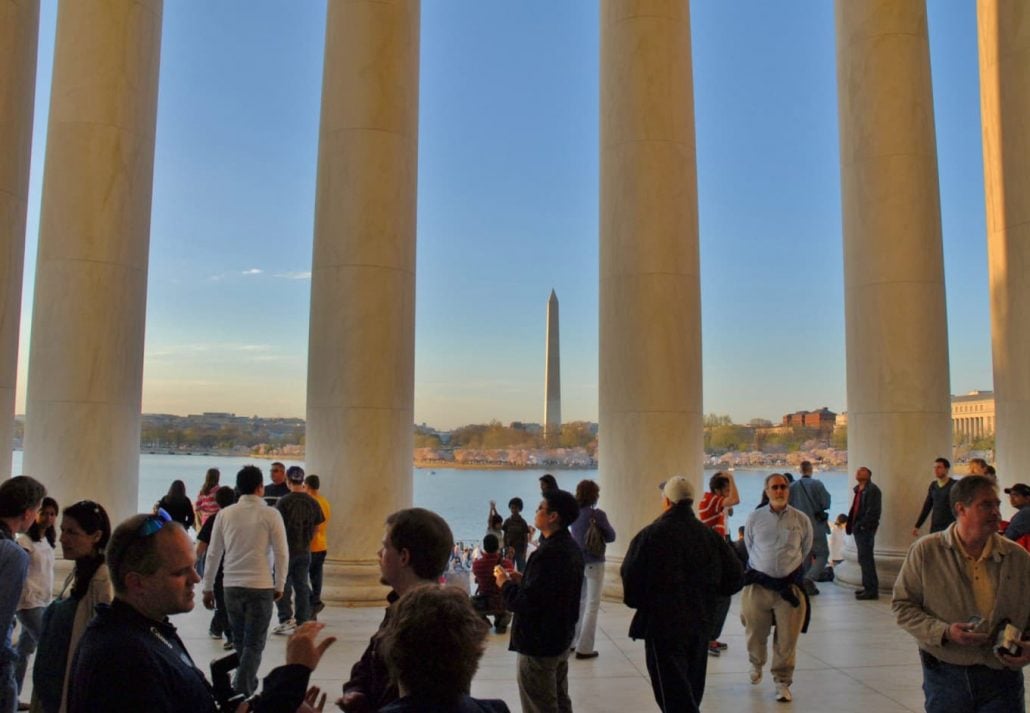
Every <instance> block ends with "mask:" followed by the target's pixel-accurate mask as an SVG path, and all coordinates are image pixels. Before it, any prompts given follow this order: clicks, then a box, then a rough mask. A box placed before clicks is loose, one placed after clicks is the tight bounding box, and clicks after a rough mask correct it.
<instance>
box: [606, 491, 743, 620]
mask: <svg viewBox="0 0 1030 713" xmlns="http://www.w3.org/2000/svg"><path fill="white" fill-rule="evenodd" d="M621 573H622V591H623V601H625V602H626V606H629V607H631V608H633V609H636V610H637V611H636V614H634V615H633V621H632V622H631V623H630V627H629V635H630V637H631V638H634V639H685V638H686V637H687V636H688V635H691V634H692V633H696V632H697V631H706V632H707V631H711V628H712V623H713V622H712V613H713V610H714V601H713V600H714V598H715V597H716V596H720V595H721V596H730V595H732V594H734V593H735V592H738V591H740V588H741V587H742V586H743V576H744V570H743V568H742V567H741V566H740V560H739V559H737V555H736V553H735V552H734V551H733V549H732V548H731V547H730V546H729V544H728V543H727V542H726V540H725V539H723V538H722V537H721V536H720V535H719V534H718V533H717V532H715V531H714V530H713V529H712V528H710V527H707V526H706V525H704V524H703V523H702V522H701V521H700V520H698V519H697V517H695V516H694V511H693V510H692V509H691V503H690V501H686V500H683V501H680V502H679V503H676V504H675V505H673V506H672V507H671V508H669V509H668V510H666V511H665V512H664V513H662V514H661V516H659V518H658V519H657V520H655V521H654V522H653V523H651V524H650V525H648V526H647V527H645V528H644V529H643V530H641V531H640V532H638V533H637V535H636V537H634V538H633V541H632V542H630V543H629V551H628V552H627V553H626V558H625V559H624V560H623V562H622V570H621Z"/></svg>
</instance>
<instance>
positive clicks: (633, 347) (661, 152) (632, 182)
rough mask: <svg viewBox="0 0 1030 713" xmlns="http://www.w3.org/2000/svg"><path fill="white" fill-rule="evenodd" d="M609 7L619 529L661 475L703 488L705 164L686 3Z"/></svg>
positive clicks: (605, 454) (608, 344) (605, 193)
mask: <svg viewBox="0 0 1030 713" xmlns="http://www.w3.org/2000/svg"><path fill="white" fill-rule="evenodd" d="M600 13H601V70H600V71H601V108H600V117H601V141H600V152H601V155H600V162H601V182H600V183H601V187H600V190H601V195H600V206H601V214H600V334H599V339H600V345H599V381H600V383H599V416H600V429H601V437H600V454H599V459H598V461H599V466H600V474H599V478H600V481H601V483H600V484H601V500H602V506H603V507H604V508H605V509H606V510H607V511H608V513H609V517H611V518H612V520H613V522H615V523H616V527H617V528H618V529H619V531H620V535H619V538H618V539H617V540H616V541H615V543H614V544H612V545H609V547H608V554H609V557H608V562H609V565H608V571H607V574H606V580H605V581H606V583H605V593H606V594H607V595H609V596H618V594H619V592H620V591H621V580H620V579H619V572H618V570H619V565H620V563H621V561H622V557H623V556H624V555H625V552H626V547H627V545H628V544H629V541H630V539H631V538H632V536H633V535H634V534H635V533H636V532H637V531H639V530H640V529H641V528H642V527H643V526H644V525H646V524H648V523H650V522H651V521H652V520H653V519H654V518H655V517H656V516H657V515H658V514H659V512H660V500H659V492H658V490H657V487H658V483H659V482H660V481H662V480H665V479H666V478H668V477H670V476H672V475H676V474H683V475H686V476H687V477H689V478H691V479H692V480H693V481H694V483H695V485H696V486H697V488H698V493H699V494H700V493H701V492H703V491H702V490H701V488H702V485H703V470H702V465H703V460H704V444H703V424H702V414H701V293H700V276H699V255H698V218H697V167H696V156H695V147H694V94H693V75H692V68H691V54H690V53H691V49H690V7H689V3H688V2H687V1H686V0H648V1H646V2H641V1H630V0H605V1H604V2H602V3H600Z"/></svg>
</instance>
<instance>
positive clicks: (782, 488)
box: [769, 485, 787, 490]
mask: <svg viewBox="0 0 1030 713" xmlns="http://www.w3.org/2000/svg"><path fill="white" fill-rule="evenodd" d="M786 489H787V486H786V485H770V486H769V490H786Z"/></svg>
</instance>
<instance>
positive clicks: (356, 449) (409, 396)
mask: <svg viewBox="0 0 1030 713" xmlns="http://www.w3.org/2000/svg"><path fill="white" fill-rule="evenodd" d="M418 53H419V3H418V2H417V0H392V1H384V0H353V1H351V2H330V3H329V5H328V11H327V17H326V42H325V69H324V75H323V80H322V118H321V131H320V135H319V146H318V186H317V196H316V202H315V245H314V255H313V260H312V271H311V323H310V336H309V351H308V401H307V459H306V460H307V465H308V471H309V472H311V473H316V474H318V475H320V476H322V483H323V486H322V492H323V494H324V495H325V496H326V497H327V498H328V499H329V500H330V501H331V502H332V503H333V517H332V520H331V521H330V523H329V558H330V559H329V562H328V563H327V569H326V578H327V579H326V590H325V591H324V592H323V598H326V597H328V598H331V599H336V600H347V601H363V600H381V599H382V597H383V593H384V590H383V588H382V587H381V586H380V585H379V583H378V581H379V569H378V566H377V565H376V552H377V550H378V549H379V544H380V540H381V538H382V535H383V522H384V520H385V519H386V516H387V515H388V514H389V513H391V512H392V511H394V510H397V509H398V508H401V507H408V506H410V505H411V499H412V461H411V454H412V449H413V446H414V435H413V428H414V422H415V418H414V363H415V197H416V178H417V165H418V72H419V61H418V60H419V54H418Z"/></svg>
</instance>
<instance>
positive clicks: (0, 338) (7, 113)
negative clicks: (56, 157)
mask: <svg viewBox="0 0 1030 713" xmlns="http://www.w3.org/2000/svg"><path fill="white" fill-rule="evenodd" d="M38 42H39V0H0V480H4V479H6V478H9V477H10V476H11V441H12V439H13V438H14V394H15V388H16V386H17V381H18V330H19V328H20V326H21V279H22V272H23V270H24V268H25V215H26V212H27V211H28V204H29V157H30V156H31V154H32V115H33V102H34V101H35V96H36V46H37V44H38Z"/></svg>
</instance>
